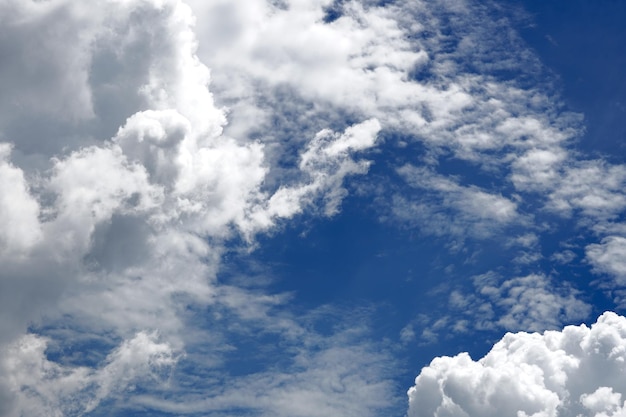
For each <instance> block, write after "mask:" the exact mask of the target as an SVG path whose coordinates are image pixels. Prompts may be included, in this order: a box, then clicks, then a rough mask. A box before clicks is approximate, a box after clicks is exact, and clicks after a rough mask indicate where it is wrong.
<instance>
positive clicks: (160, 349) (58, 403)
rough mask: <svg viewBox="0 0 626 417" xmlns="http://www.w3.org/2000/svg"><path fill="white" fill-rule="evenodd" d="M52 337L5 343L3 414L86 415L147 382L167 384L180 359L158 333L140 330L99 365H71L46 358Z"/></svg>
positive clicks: (28, 336) (37, 337) (11, 416)
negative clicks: (141, 331)
mask: <svg viewBox="0 0 626 417" xmlns="http://www.w3.org/2000/svg"><path fill="white" fill-rule="evenodd" d="M48 342H49V341H48V340H47V339H45V338H42V337H39V336H36V335H33V334H28V335H25V336H23V337H21V338H20V339H19V340H17V341H15V342H13V343H12V344H10V345H9V346H5V347H3V350H2V352H3V354H2V360H1V361H0V369H2V372H3V373H5V375H7V377H6V378H4V380H3V382H4V385H5V387H4V389H5V392H6V393H7V394H8V395H10V396H11V397H12V398H11V399H10V400H9V401H7V402H6V403H5V402H3V405H2V407H3V408H0V410H2V415H3V416H6V417H13V416H21V415H24V414H28V415H33V416H44V415H46V416H47V415H50V416H65V415H82V414H83V413H88V412H90V411H92V410H94V409H95V407H96V406H97V405H98V404H99V402H100V401H102V400H103V399H104V398H106V397H110V396H116V395H120V394H123V393H124V392H125V391H127V390H131V391H132V389H133V384H135V383H138V382H140V381H142V380H153V381H155V382H157V383H164V382H165V379H166V378H165V379H164V378H162V376H163V375H167V370H168V369H169V368H171V367H172V366H173V365H174V364H175V363H176V357H175V356H174V352H173V351H172V349H171V347H170V346H168V345H167V344H165V343H160V342H158V340H157V335H156V334H147V333H138V334H136V335H135V336H134V337H132V338H131V339H129V340H126V341H124V342H123V343H122V344H120V345H119V346H118V347H117V348H116V349H114V350H113V351H112V352H111V353H110V354H109V355H108V356H107V358H106V360H105V362H104V364H103V365H102V367H101V368H99V369H93V368H88V367H74V368H72V367H66V366H63V365H60V364H58V363H56V362H52V361H50V360H48V359H47V357H46V353H45V351H46V348H47V345H48Z"/></svg>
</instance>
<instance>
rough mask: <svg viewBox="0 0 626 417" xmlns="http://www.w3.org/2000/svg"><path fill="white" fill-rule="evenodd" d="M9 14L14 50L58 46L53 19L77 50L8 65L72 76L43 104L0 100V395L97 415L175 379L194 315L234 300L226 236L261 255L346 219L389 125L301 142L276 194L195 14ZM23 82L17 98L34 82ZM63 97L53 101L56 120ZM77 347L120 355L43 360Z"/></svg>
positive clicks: (70, 6)
mask: <svg viewBox="0 0 626 417" xmlns="http://www.w3.org/2000/svg"><path fill="white" fill-rule="evenodd" d="M1 7H3V8H5V9H6V8H8V9H7V10H9V11H10V13H12V15H14V16H16V19H15V20H14V21H12V22H11V24H10V25H8V26H5V29H4V30H5V31H14V32H15V36H16V37H15V39H17V40H16V42H18V43H19V42H21V43H22V44H23V45H26V44H28V39H26V38H28V37H29V36H31V33H32V32H36V31H35V30H34V28H35V26H34V25H35V23H36V22H39V23H41V24H42V25H43V24H44V23H46V22H48V23H46V24H49V25H52V29H50V30H51V31H53V32H54V33H57V32H55V30H54V28H55V27H56V24H57V23H56V20H55V19H58V21H59V22H62V24H63V25H65V26H63V25H62V26H60V27H63V28H64V29H63V31H60V32H58V33H59V34H65V33H66V32H67V33H72V36H74V37H78V38H80V42H69V41H67V40H66V39H65V37H64V36H61V37H60V38H57V37H56V36H53V37H49V38H47V39H46V40H45V42H46V43H47V44H49V45H47V47H46V48H48V49H47V50H46V53H43V52H41V51H40V52H41V53H40V54H35V55H33V57H25V58H24V59H16V60H14V61H11V63H3V64H2V65H3V69H2V70H3V71H4V70H5V67H7V66H14V67H15V68H13V67H11V68H9V69H6V71H9V72H11V71H13V72H16V71H17V72H19V71H18V70H20V69H21V71H22V72H24V71H25V70H26V68H30V66H31V65H33V68H36V67H40V66H41V67H45V66H48V67H49V68H51V69H55V68H57V67H59V68H64V67H63V64H62V63H63V62H65V63H67V67H66V72H64V73H63V74H61V73H60V72H59V73H57V72H55V71H51V74H50V75H49V78H50V79H47V78H45V77H44V78H43V79H42V80H41V82H42V83H43V84H42V88H41V89H35V90H33V89H31V88H26V87H24V88H15V89H11V90H10V94H7V95H3V98H2V99H1V100H0V101H1V102H2V106H3V107H2V108H7V109H11V110H10V111H7V112H5V114H3V116H2V117H3V119H2V121H3V122H2V123H0V128H1V129H3V135H2V138H3V140H4V141H5V142H4V143H2V144H1V145H0V188H1V190H2V191H3V195H4V196H10V197H11V198H0V221H2V223H3V224H5V225H8V226H7V227H4V228H2V231H1V232H0V256H1V257H2V259H3V271H2V273H0V278H1V279H0V282H1V284H0V285H1V286H2V287H1V291H0V301H2V302H1V303H0V304H1V305H0V313H1V317H2V319H0V348H2V349H5V351H7V352H9V353H8V354H7V355H8V356H7V360H15V361H17V362H15V363H13V364H11V363H7V364H5V366H10V367H11V369H10V371H7V372H3V373H2V374H3V376H2V377H1V378H0V391H2V393H1V394H0V395H2V396H3V397H7V398H8V397H11V396H12V395H13V394H16V395H17V394H19V396H20V399H19V400H18V401H17V402H16V403H15V404H13V408H12V411H11V413H16V414H17V415H19V414H20V413H28V414H32V415H40V414H42V413H43V411H41V410H43V409H44V408H45V407H50V409H54V410H61V411H59V413H61V412H65V411H62V410H65V408H64V407H70V405H66V404H65V402H66V401H70V402H71V401H73V400H71V399H72V398H73V397H74V396H78V397H76V403H75V404H74V403H72V405H71V407H70V408H71V410H70V409H69V408H68V409H67V410H69V411H67V410H66V411H67V412H72V413H73V412H75V411H72V410H78V409H85V407H86V408H87V409H88V410H91V409H94V408H96V407H97V406H98V404H100V403H101V402H103V401H106V399H107V398H109V399H111V401H115V398H117V397H118V394H119V396H124V395H125V394H124V393H123V392H122V391H119V392H118V391H117V389H118V388H116V387H115V384H114V383H113V382H112V381H116V380H117V381H121V382H122V384H121V385H120V387H119V389H121V390H123V387H124V386H126V385H124V384H127V385H128V384H131V382H130V381H132V380H134V379H135V378H136V377H137V378H139V379H141V378H140V374H142V375H143V374H149V373H150V372H151V371H150V369H152V365H153V363H152V362H151V361H152V359H151V358H153V356H154V355H156V356H154V357H156V358H157V359H154V360H155V361H157V362H158V361H160V359H158V358H164V360H165V361H166V362H168V361H169V362H168V364H169V365H172V364H173V362H172V361H173V359H172V358H173V357H174V352H182V351H183V350H184V348H185V346H186V345H187V343H190V342H191V340H190V339H191V335H192V334H195V333H194V332H193V331H191V330H189V329H190V328H193V326H194V323H188V322H187V321H186V320H187V319H188V317H187V316H186V315H185V312H186V308H187V307H189V308H193V307H196V306H198V305H202V306H204V307H205V308H208V306H214V305H217V304H219V305H225V304H226V303H227V301H228V300H229V299H232V292H228V291H226V290H224V289H223V288H222V287H221V286H220V284H219V283H218V282H217V281H216V274H217V271H218V269H219V267H220V262H221V256H222V254H223V253H224V252H225V251H226V250H227V245H228V242H229V240H230V239H233V240H236V239H238V238H240V237H243V238H244V239H245V240H246V241H247V243H243V244H252V243H253V241H254V237H255V236H256V235H257V234H258V233H260V232H264V231H268V230H270V229H272V228H274V227H277V226H278V224H279V222H280V220H281V219H285V218H290V217H293V216H295V215H296V214H299V213H302V212H303V211H305V210H309V212H312V213H321V214H322V215H328V216H330V215H334V214H336V213H337V212H338V211H339V210H340V208H339V207H340V203H341V201H342V198H343V197H344V196H345V194H346V190H345V189H344V180H345V179H346V178H347V177H348V176H350V175H355V174H364V173H366V172H367V170H368V167H369V162H368V161H365V160H361V159H357V158H354V155H355V154H356V153H358V152H363V151H366V150H367V149H370V148H372V147H374V146H375V145H376V143H377V136H378V132H379V131H380V123H379V122H378V121H377V120H376V119H375V118H363V119H358V120H355V121H354V122H353V123H350V124H348V125H346V126H343V127H342V128H341V129H339V130H335V129H330V128H329V127H328V126H327V127H325V128H323V129H318V130H316V131H315V132H313V134H311V136H309V137H306V138H303V140H302V142H301V143H300V145H301V146H300V147H299V148H298V149H297V151H298V159H299V161H300V162H299V164H298V165H297V167H296V168H297V169H295V170H294V172H292V173H290V175H289V176H285V177H284V178H283V180H284V185H283V186H280V187H274V188H272V187H265V184H264V181H265V179H266V178H267V175H268V173H269V172H270V171H271V166H270V164H271V163H270V162H269V161H268V159H267V158H266V151H265V146H264V144H263V143H261V142H260V141H258V140H252V139H250V138H246V137H242V138H233V137H231V136H229V135H226V134H224V126H225V125H226V124H227V119H226V111H225V110H224V109H222V108H219V107H218V106H217V105H216V104H215V103H214V100H213V95H212V93H211V92H210V91H209V88H208V84H209V81H210V77H209V70H208V68H207V67H206V66H205V65H204V64H203V63H202V62H200V60H199V59H198V57H197V55H196V48H197V41H196V37H195V34H194V21H195V17H194V15H193V13H192V10H191V9H190V8H189V7H188V6H187V5H186V4H184V3H183V2H180V1H176V0H165V1H161V0H154V1H152V0H133V1H116V0H111V1H105V2H100V3H98V4H94V5H92V6H90V7H84V6H82V5H81V4H79V3H78V2H72V1H62V0H58V1H51V2H38V3H30V2H26V3H23V2H12V1H7V2H4V3H2V5H1ZM44 26H45V25H44ZM40 33H41V34H43V33H45V31H42V32H40ZM32 36H35V35H32ZM38 36H39V35H37V36H35V38H37V37H38ZM68 36H69V35H68ZM64 44H71V45H72V46H71V47H68V48H65V47H64V46H63V45H64ZM4 47H6V48H8V47H9V45H0V48H4ZM54 51H58V54H54V53H52V52H54ZM74 64H75V65H74ZM24 77H26V78H25V81H24V80H18V81H17V83H18V84H19V83H20V82H22V81H24V83H27V82H29V80H30V78H28V77H29V76H28V74H27V73H26V74H25V75H24ZM66 77H67V79H66ZM3 79H4V78H3ZM68 80H73V82H72V83H69V82H66V81H68ZM48 84H49V86H48ZM48 87H49V88H48ZM59 89H62V90H63V91H57V90H59ZM65 90H67V91H65ZM37 96H41V97H42V100H36V97H37ZM51 96H56V97H57V99H58V101H57V105H56V106H53V108H52V107H51V108H48V105H47V104H46V100H47V99H48V98H49V97H51ZM33 97H34V98H33ZM11 102H18V103H21V104H20V106H22V107H19V106H18V107H17V108H15V107H11V105H10V103H11ZM38 106H39V107H38ZM62 111H65V112H67V113H68V114H66V115H65V116H67V117H61V115H60V114H58V113H61V112H62ZM40 113H41V114H40ZM57 116H58V117H57ZM38 117H42V125H46V123H49V124H48V126H49V128H50V129H49V130H50V132H49V134H50V146H45V147H42V148H41V149H36V148H33V147H32V146H31V144H32V143H33V142H38V141H41V140H42V137H41V136H39V134H40V133H41V132H37V131H33V130H32V129H31V127H30V126H31V125H32V124H33V119H34V118H38ZM47 118H51V119H54V120H53V121H49V120H48V119H47ZM66 135H69V137H66ZM318 204H321V206H322V209H321V210H319V211H317V210H316V209H315V207H316V206H317V205H318ZM229 294H230V296H229ZM220 297H224V300H220ZM229 297H230V298H229ZM267 297H270V296H269V295H267V294H248V298H249V300H248V301H249V302H247V303H238V304H233V305H231V306H230V308H231V309H233V310H239V313H238V314H236V315H234V316H233V320H234V321H235V322H238V321H241V320H244V321H245V320H250V318H249V317H247V316H246V315H252V316H255V317H257V318H259V317H261V318H262V317H263V316H264V314H265V313H264V312H263V311H264V310H263V309H262V308H259V309H251V306H253V305H263V304H264V303H265V301H263V300H265V299H266V298H267ZM270 298H271V297H270ZM279 298H280V297H279ZM216 300H219V301H216ZM270 321H271V320H270ZM277 321H278V322H279V323H280V320H277ZM266 324H267V325H268V326H269V327H275V328H281V327H280V325H279V324H276V323H273V324H272V323H269V322H266ZM235 325H236V324H235V323H233V326H235ZM29 327H30V329H31V331H30V332H27V328H29ZM60 328H64V329H65V330H64V332H61V333H59V329H60ZM156 329H158V330H159V334H160V338H161V340H162V341H160V342H156V341H155V340H156V339H155V338H156V336H153V334H154V333H153V332H154V330H156ZM281 331H286V330H284V329H283V330H281ZM46 332H47V333H48V334H49V336H45V337H44V336H43V333H46ZM38 333H40V334H38ZM218 333H219V332H218ZM80 335H88V336H89V337H92V338H99V337H103V338H104V339H106V340H108V341H109V343H108V344H107V345H106V346H104V347H99V349H98V350H99V352H100V353H102V352H104V353H105V356H106V355H108V356H107V357H108V359H106V360H105V362H103V363H101V364H97V365H93V366H91V367H83V366H72V364H68V365H62V364H60V363H57V362H55V360H54V359H53V358H50V357H48V355H47V353H46V346H47V344H48V343H52V342H54V343H61V344H62V343H65V342H67V341H69V340H72V339H73V338H74V337H76V338H78V337H80ZM151 335H152V336H151ZM55 336H56V337H58V339H55ZM83 337H87V336H83ZM216 337H218V338H219V337H221V333H220V334H218V335H217V336H216ZM113 342H115V343H117V344H118V346H119V347H118V349H117V350H115V349H113V350H111V349H110V344H111V343H113ZM16 343H17V344H16ZM216 350H217V348H216ZM29 352H30V353H29ZM24 355H27V359H24V360H22V359H19V358H24ZM28 355H31V356H28ZM81 355H87V353H86V352H82V353H79V354H78V356H81ZM16 358H17V359H16ZM145 360H147V361H148V362H150V363H149V365H146V364H145V363H144V362H143V361H145ZM79 362H80V361H79ZM34 366H36V367H39V368H38V369H40V370H39V371H37V372H38V373H35V374H33V375H32V376H33V379H25V380H24V381H21V380H19V381H18V380H17V379H15V378H18V379H19V378H27V376H28V375H27V374H26V373H23V372H26V371H25V370H26V369H28V368H29V367H34ZM18 368H20V369H18ZM22 368H23V369H22ZM12 378H13V379H12ZM125 381H128V383H127V382H125ZM26 386H28V387H29V388H28V389H24V390H22V388H21V387H26ZM277 389H278V388H277ZM31 394H32V398H34V399H33V402H32V404H31V405H32V407H35V408H34V409H30V408H29V407H31V405H29V404H30V399H31ZM41 407H43V408H41ZM29 410H30V411H29Z"/></svg>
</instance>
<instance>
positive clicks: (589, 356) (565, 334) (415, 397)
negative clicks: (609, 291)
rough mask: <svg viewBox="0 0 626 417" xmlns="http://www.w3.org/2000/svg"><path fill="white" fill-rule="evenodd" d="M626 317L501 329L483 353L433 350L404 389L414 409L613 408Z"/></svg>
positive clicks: (618, 393)
mask: <svg viewBox="0 0 626 417" xmlns="http://www.w3.org/2000/svg"><path fill="white" fill-rule="evenodd" d="M624 352H626V318H624V317H621V316H618V315H616V314H615V313H604V314H603V315H602V316H600V317H599V318H598V320H597V322H596V323H594V324H593V325H592V326H591V327H590V328H589V327H587V326H586V325H584V324H583V325H580V326H567V327H565V328H564V329H563V330H561V331H546V332H545V333H543V334H539V333H508V334H506V335H505V336H504V337H503V338H502V340H500V341H499V342H498V343H496V344H495V346H494V347H493V349H491V351H490V352H489V353H488V354H487V355H485V357H483V358H481V359H479V360H478V361H474V360H472V359H471V358H470V356H469V355H468V354H467V353H461V354H459V355H457V356H454V357H439V358H435V359H434V360H433V361H432V362H431V363H430V365H428V366H426V367H424V368H423V369H422V371H421V373H420V375H419V376H418V377H417V378H416V380H415V385H414V386H413V387H412V388H411V389H410V390H409V392H408V395H409V412H408V415H409V416H411V417H414V416H444V415H445V416H557V415H558V416H572V417H574V416H578V415H593V416H596V417H600V416H610V415H614V416H618V415H621V413H623V407H624V402H623V401H622V398H623V395H624V393H625V392H626V385H625V384H624V380H623V378H622V377H621V375H622V374H623V372H624Z"/></svg>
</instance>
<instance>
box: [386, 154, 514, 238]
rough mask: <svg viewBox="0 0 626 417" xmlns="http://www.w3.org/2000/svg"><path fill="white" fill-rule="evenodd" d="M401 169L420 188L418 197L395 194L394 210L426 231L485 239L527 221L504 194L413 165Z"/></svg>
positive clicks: (408, 221) (410, 182) (394, 212)
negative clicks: (462, 182) (464, 183)
mask: <svg viewBox="0 0 626 417" xmlns="http://www.w3.org/2000/svg"><path fill="white" fill-rule="evenodd" d="M398 173H399V174H400V176H401V177H402V178H403V179H404V180H405V181H406V182H407V183H408V184H409V185H410V186H411V187H413V188H415V189H418V190H420V191H421V192H420V193H419V194H417V195H416V196H415V197H407V196H406V194H407V193H406V192H402V193H398V194H396V195H395V196H394V197H393V202H394V203H393V206H392V211H393V214H394V216H395V217H396V218H398V219H400V220H401V221H403V222H406V223H409V224H411V225H415V226H417V227H419V228H420V229H421V230H423V231H424V232H425V233H427V234H434V235H436V236H458V237H465V236H471V237H475V238H483V239H484V238H487V237H490V236H493V235H494V234H496V233H497V232H499V231H501V230H503V229H504V228H506V227H507V226H510V225H512V224H515V223H522V222H524V219H523V216H521V215H520V213H518V211H517V204H516V203H515V202H514V201H511V200H510V199H508V198H506V197H504V196H502V195H498V194H495V193H490V192H487V191H485V190H482V189H480V188H479V187H476V186H472V185H470V186H464V185H461V184H459V182H458V181H456V180H455V179H454V178H449V177H445V176H442V175H438V174H436V173H434V172H432V171H431V170H429V169H426V168H418V167H415V166H412V165H405V166H403V167H401V168H399V169H398Z"/></svg>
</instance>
